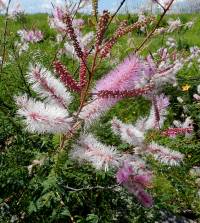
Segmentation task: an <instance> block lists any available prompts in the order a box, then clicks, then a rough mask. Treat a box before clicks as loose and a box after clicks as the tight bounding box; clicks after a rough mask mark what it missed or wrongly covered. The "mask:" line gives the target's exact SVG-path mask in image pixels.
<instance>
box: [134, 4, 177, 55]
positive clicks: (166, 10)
mask: <svg viewBox="0 0 200 223" xmlns="http://www.w3.org/2000/svg"><path fill="white" fill-rule="evenodd" d="M174 1H175V0H172V1H171V2H170V3H169V5H168V6H167V7H166V8H164V12H163V13H162V15H161V17H160V19H159V20H158V22H157V24H156V25H155V27H154V28H153V30H152V31H151V32H150V33H149V34H148V35H147V37H146V38H145V39H144V40H143V42H142V43H141V44H140V45H139V46H138V47H137V48H136V49H135V53H137V52H138V51H140V50H141V49H142V47H143V46H144V45H145V44H146V42H147V41H148V40H149V39H150V38H151V36H152V35H153V34H154V32H155V31H156V29H157V28H159V26H160V23H161V22H162V20H163V18H164V17H165V15H166V13H167V12H168V11H169V9H170V7H171V6H172V4H173V2H174Z"/></svg>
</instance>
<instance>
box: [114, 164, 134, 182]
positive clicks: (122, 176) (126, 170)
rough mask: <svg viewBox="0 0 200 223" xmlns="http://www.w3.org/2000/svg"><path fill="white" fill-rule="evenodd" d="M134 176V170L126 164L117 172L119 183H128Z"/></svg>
mask: <svg viewBox="0 0 200 223" xmlns="http://www.w3.org/2000/svg"><path fill="white" fill-rule="evenodd" d="M132 174H133V168H132V167H131V166H130V165H128V163H126V162H125V164H124V166H123V167H122V168H120V169H119V170H118V171H117V174H116V178H117V183H119V184H122V183H125V182H127V181H128V179H129V177H130V175H132Z"/></svg>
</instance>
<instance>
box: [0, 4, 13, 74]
mask: <svg viewBox="0 0 200 223" xmlns="http://www.w3.org/2000/svg"><path fill="white" fill-rule="evenodd" d="M10 3H11V0H9V1H8V5H7V7H6V14H5V17H6V20H5V28H4V35H3V47H2V48H3V52H2V62H1V67H0V73H1V74H2V71H3V66H4V62H5V57H6V41H7V36H8V11H9V8H10ZM0 78H1V76H0Z"/></svg>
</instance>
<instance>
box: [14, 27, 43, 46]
mask: <svg viewBox="0 0 200 223" xmlns="http://www.w3.org/2000/svg"><path fill="white" fill-rule="evenodd" d="M17 34H18V35H19V36H20V38H21V42H30V43H37V42H40V41H41V40H42V39H43V38H44V37H43V33H42V32H41V31H40V30H35V29H34V30H25V29H22V30H18V32H17Z"/></svg>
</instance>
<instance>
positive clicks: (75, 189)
mask: <svg viewBox="0 0 200 223" xmlns="http://www.w3.org/2000/svg"><path fill="white" fill-rule="evenodd" d="M117 187H119V185H114V186H110V187H102V186H95V187H82V188H73V187H69V186H64V188H66V189H68V190H70V191H73V192H79V191H84V190H98V189H100V190H112V189H114V188H117Z"/></svg>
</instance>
